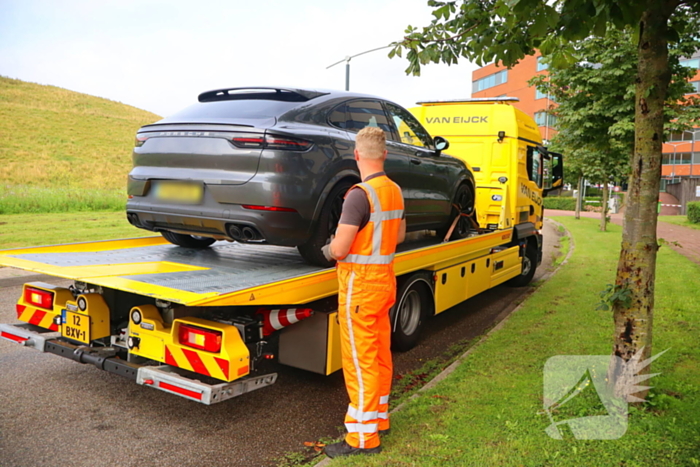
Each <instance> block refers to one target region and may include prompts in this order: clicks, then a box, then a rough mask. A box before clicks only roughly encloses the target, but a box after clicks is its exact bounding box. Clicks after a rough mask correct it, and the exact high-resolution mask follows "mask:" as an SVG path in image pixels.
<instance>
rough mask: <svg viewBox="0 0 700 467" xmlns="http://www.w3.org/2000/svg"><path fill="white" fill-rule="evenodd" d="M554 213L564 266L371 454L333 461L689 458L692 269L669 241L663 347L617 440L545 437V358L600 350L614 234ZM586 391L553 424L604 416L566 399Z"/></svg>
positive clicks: (616, 230) (697, 430)
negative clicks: (566, 240) (567, 250)
mask: <svg viewBox="0 0 700 467" xmlns="http://www.w3.org/2000/svg"><path fill="white" fill-rule="evenodd" d="M556 220H557V221H559V222H561V223H562V224H564V225H565V226H566V228H567V229H568V230H569V231H570V232H571V237H572V240H571V242H572V244H573V245H574V248H575V250H574V252H573V255H572V257H571V258H570V260H569V262H568V263H567V264H565V265H564V266H563V267H562V268H561V270H559V272H558V273H557V274H556V275H555V276H554V277H552V278H551V279H550V280H549V281H547V282H546V283H544V284H543V285H541V286H540V288H539V289H538V290H537V292H536V293H535V294H533V295H532V296H530V297H529V298H528V299H527V300H526V302H525V303H524V305H523V307H522V308H521V309H520V310H518V311H517V312H516V313H515V314H513V315H512V316H511V317H510V319H509V320H508V321H507V322H506V323H505V326H504V327H503V328H501V329H500V330H498V331H496V332H494V333H493V334H492V335H491V336H490V337H489V338H488V339H487V340H486V341H485V342H483V343H482V344H480V345H478V346H477V347H476V348H475V349H474V351H473V352H472V353H471V354H470V355H469V356H468V357H467V358H466V360H465V361H464V362H463V363H462V364H461V365H460V366H459V368H458V369H457V370H456V371H455V372H454V373H452V374H451V375H450V376H448V377H447V378H446V379H445V380H444V381H442V382H441V383H439V384H438V385H437V386H436V387H435V388H433V389H431V390H428V391H425V392H424V393H421V394H420V396H419V397H417V398H416V399H414V400H411V401H409V402H408V403H407V405H406V407H405V408H404V409H403V410H401V411H400V412H397V413H396V414H394V415H393V417H392V434H391V435H390V436H388V437H387V438H386V439H384V440H383V446H384V452H383V453H382V454H380V455H377V456H369V457H366V456H363V457H361V458H347V459H337V460H335V461H334V462H333V465H339V466H440V467H446V466H472V465H474V466H510V465H513V466H560V465H564V466H569V465H570V466H625V467H631V466H662V465H663V466H666V465H688V466H692V465H700V419H699V417H698V414H700V398H699V397H698V396H700V373H698V371H697V368H698V366H699V365H700V348H699V347H698V346H697V345H696V343H697V342H698V337H697V336H698V331H699V330H700V314H699V313H698V310H699V309H700V294H698V292H697V291H698V286H700V280H699V279H698V277H700V266H698V265H696V264H694V263H692V262H690V261H689V260H687V259H686V258H685V257H683V256H681V255H679V254H678V253H676V252H674V251H672V250H671V249H670V248H665V247H662V248H661V250H660V251H659V256H658V265H657V280H656V307H655V316H654V353H658V352H661V351H663V350H665V349H670V350H669V351H668V352H666V353H665V354H664V355H663V356H662V357H661V358H659V359H658V360H657V361H656V362H655V363H654V364H653V372H654V373H661V374H660V375H659V376H656V377H654V378H653V379H652V382H651V385H652V386H654V388H653V389H652V391H651V393H650V395H649V397H648V400H649V402H648V403H645V404H644V405H642V406H639V407H631V408H630V415H629V420H628V421H629V425H628V429H627V432H626V434H625V435H624V436H622V437H621V438H620V439H617V440H576V439H575V438H573V436H572V435H571V433H568V434H566V433H565V435H564V440H556V439H552V438H550V437H549V436H548V435H547V434H546V433H545V429H546V428H547V427H548V426H549V424H550V420H549V418H548V416H547V415H546V414H544V413H543V407H542V401H543V368H544V365H545V362H546V361H547V360H548V359H549V358H550V357H554V356H557V355H608V354H610V351H611V345H612V336H611V334H612V316H611V312H609V311H600V310H596V306H597V305H598V302H599V300H600V298H599V292H600V291H602V290H603V289H605V287H606V285H607V284H609V283H612V282H613V280H614V277H615V268H616V264H617V259H618V254H619V247H620V229H621V228H620V227H619V226H617V225H609V231H608V232H599V231H598V223H599V222H598V220H597V219H587V218H584V219H581V220H578V221H577V220H575V219H573V218H572V217H562V218H556ZM680 278H683V279H680ZM689 281H692V282H694V283H689ZM582 394H583V393H582ZM588 394H589V395H590V392H589V393H588ZM589 395H586V396H585V397H584V396H582V397H581V398H578V399H573V400H572V402H573V404H572V405H571V406H570V407H569V408H568V409H567V408H565V407H562V409H561V411H560V412H558V413H554V417H555V420H556V421H562V420H566V419H569V418H575V417H582V416H591V415H605V414H606V413H607V412H605V409H604V408H603V407H602V405H600V404H599V403H598V405H597V406H596V405H595V404H592V405H587V404H585V403H577V402H576V401H577V400H578V401H579V402H581V401H583V402H586V401H592V400H595V399H591V398H590V397H589Z"/></svg>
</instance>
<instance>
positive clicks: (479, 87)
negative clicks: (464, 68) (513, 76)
mask: <svg viewBox="0 0 700 467" xmlns="http://www.w3.org/2000/svg"><path fill="white" fill-rule="evenodd" d="M507 81H508V70H502V71H499V72H497V73H494V74H492V75H489V76H486V77H485V78H481V79H478V80H476V81H474V82H473V83H472V92H479V91H483V90H484V89H488V88H492V87H494V86H498V85H499V84H503V83H505V82H507Z"/></svg>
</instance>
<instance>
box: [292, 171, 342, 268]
mask: <svg viewBox="0 0 700 467" xmlns="http://www.w3.org/2000/svg"><path fill="white" fill-rule="evenodd" d="M353 185H354V183H352V182H350V181H347V180H343V181H341V182H340V183H338V184H337V185H336V186H334V187H333V189H332V190H331V192H330V193H329V194H328V198H326V202H325V203H324V204H323V209H322V210H321V215H320V216H319V217H318V222H316V228H315V230H314V232H313V233H312V234H311V238H310V239H309V241H308V242H306V243H304V244H303V245H299V246H298V247H297V249H298V250H299V253H300V254H301V256H302V258H304V260H305V261H306V262H307V263H309V264H313V265H314V266H321V267H323V268H330V267H332V266H333V265H334V264H335V261H327V260H326V258H325V257H324V256H323V253H322V252H321V248H323V246H324V245H325V244H326V242H328V239H329V238H331V235H332V234H335V229H336V228H337V227H338V221H339V220H340V213H341V212H342V211H343V201H344V200H345V193H347V192H348V190H349V189H350V187H352V186H353Z"/></svg>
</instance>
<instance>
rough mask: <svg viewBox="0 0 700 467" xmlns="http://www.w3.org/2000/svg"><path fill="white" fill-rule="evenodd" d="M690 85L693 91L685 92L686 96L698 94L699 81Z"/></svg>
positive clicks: (699, 92)
mask: <svg viewBox="0 0 700 467" xmlns="http://www.w3.org/2000/svg"><path fill="white" fill-rule="evenodd" d="M690 85H691V86H693V91H690V92H686V94H700V81H691V82H690Z"/></svg>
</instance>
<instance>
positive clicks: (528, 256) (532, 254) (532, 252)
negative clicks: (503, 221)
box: [508, 238, 537, 287]
mask: <svg viewBox="0 0 700 467" xmlns="http://www.w3.org/2000/svg"><path fill="white" fill-rule="evenodd" d="M534 243H535V242H534V240H533V239H532V238H531V241H528V242H527V247H526V248H525V255H524V256H523V269H522V271H521V272H520V274H519V275H517V276H515V277H514V278H512V279H511V280H509V281H508V285H509V286H511V287H524V286H526V285H528V284H529V283H530V282H531V281H532V278H533V277H535V270H536V269H537V247H535V245H534Z"/></svg>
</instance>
